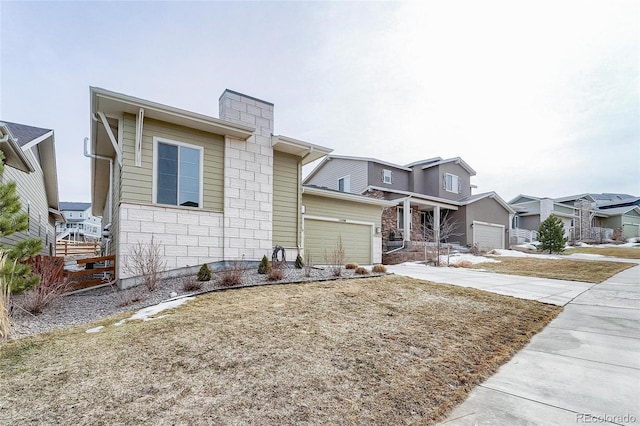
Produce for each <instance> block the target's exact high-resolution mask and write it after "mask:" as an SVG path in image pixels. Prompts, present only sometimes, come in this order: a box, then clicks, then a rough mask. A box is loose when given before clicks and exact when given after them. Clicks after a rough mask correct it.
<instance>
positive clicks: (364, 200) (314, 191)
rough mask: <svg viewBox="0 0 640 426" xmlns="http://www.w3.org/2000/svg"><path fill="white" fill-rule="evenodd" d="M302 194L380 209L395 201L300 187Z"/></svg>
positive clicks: (391, 205)
mask: <svg viewBox="0 0 640 426" xmlns="http://www.w3.org/2000/svg"><path fill="white" fill-rule="evenodd" d="M302 193H303V194H309V195H318V196H321V197H327V198H334V199H337V200H345V201H353V202H356V203H364V204H372V205H376V206H380V207H393V206H395V205H396V204H397V203H396V201H389V200H381V199H379V198H370V197H366V196H364V195H357V194H351V193H348V192H336V191H330V190H327V189H321V188H314V187H309V186H305V185H303V186H302Z"/></svg>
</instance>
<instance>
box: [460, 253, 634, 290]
mask: <svg viewBox="0 0 640 426" xmlns="http://www.w3.org/2000/svg"><path fill="white" fill-rule="evenodd" d="M495 259H498V260H500V263H478V264H475V265H472V266H471V267H472V268H476V269H486V270H487V271H490V272H497V273H499V274H511V275H524V276H527V277H539V278H551V279H555V280H568V281H582V282H587V283H596V284H598V283H601V282H602V281H604V280H606V279H608V278H611V277H612V276H614V275H615V274H617V273H618V272H621V271H624V270H625V269H628V268H631V267H633V266H635V263H625V262H608V261H595V260H574V259H540V258H536V257H504V256H496V257H495Z"/></svg>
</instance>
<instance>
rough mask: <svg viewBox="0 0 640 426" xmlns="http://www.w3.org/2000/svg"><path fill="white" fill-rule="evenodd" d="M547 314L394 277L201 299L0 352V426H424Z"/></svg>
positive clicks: (551, 310) (522, 303) (541, 307)
mask: <svg viewBox="0 0 640 426" xmlns="http://www.w3.org/2000/svg"><path fill="white" fill-rule="evenodd" d="M560 311H561V308H559V307H557V306H552V305H545V304H542V303H538V302H535V301H529V300H521V299H516V298H512V297H507V296H500V295H496V294H492V293H487V292H483V291H479V290H474V289H468V288H462V287H456V286H447V285H440V284H433V283H429V282H424V281H419V280H415V279H411V278H405V277H396V276H386V277H378V278H370V279H363V280H339V281H331V282H315V283H310V284H299V285H276V286H265V287H253V288H243V289H238V290H229V291H223V292H215V293H210V294H207V295H204V296H200V297H198V298H197V299H195V300H191V301H188V302H186V303H185V304H184V305H182V306H180V307H179V308H176V309H173V310H169V311H164V312H162V313H160V314H158V315H157V317H158V318H157V319H154V320H152V321H140V320H129V321H127V322H125V323H124V324H123V325H119V326H116V325H115V323H116V322H117V321H118V320H120V319H123V318H127V317H129V315H119V316H115V317H111V318H108V319H105V320H102V321H100V322H96V323H92V324H89V325H86V326H83V327H75V328H71V329H66V330H58V331H55V332H52V333H48V334H42V335H37V336H32V337H27V338H23V339H20V340H16V341H13V342H9V343H6V344H4V345H2V346H0V401H2V403H0V424H25V423H32V424H43V423H46V424H74V423H75V424H88V423H91V424H132V423H133V424H278V425H280V424H285V425H287V424H291V425H293V424H300V423H312V424H344V423H349V424H404V423H421V424H433V423H434V422H436V421H437V420H438V419H442V418H443V416H444V415H446V413H447V412H448V411H449V410H450V409H451V408H452V407H453V406H455V405H456V404H458V403H460V402H461V401H462V400H463V399H464V398H465V397H466V395H467V393H468V392H469V391H470V390H471V388H473V387H474V386H475V385H476V384H478V383H480V382H482V381H483V380H484V379H485V378H487V377H489V376H490V375H491V374H493V373H494V372H495V371H496V370H497V368H498V367H499V366H500V365H501V364H503V363H504V362H506V361H507V360H508V359H509V358H510V357H511V356H512V355H513V354H515V353H516V352H517V351H518V350H520V349H521V348H522V347H523V346H524V345H525V344H526V343H527V342H528V341H529V340H530V338H531V336H533V335H534V334H535V333H537V332H538V331H540V330H541V329H542V328H543V327H544V326H545V325H546V324H547V323H548V322H549V321H551V320H552V319H553V318H554V317H555V316H556V315H557V314H558V313H559V312H560ZM162 315H165V316H164V317H162ZM98 325H104V326H105V327H104V328H103V329H102V330H100V331H99V332H97V333H91V334H89V333H86V332H85V331H86V330H87V329H89V328H93V327H96V326H98Z"/></svg>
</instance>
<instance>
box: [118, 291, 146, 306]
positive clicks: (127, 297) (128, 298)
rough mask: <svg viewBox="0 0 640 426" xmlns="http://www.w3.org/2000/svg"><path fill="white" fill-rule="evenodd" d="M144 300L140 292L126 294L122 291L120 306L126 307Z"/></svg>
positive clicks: (119, 297) (119, 300)
mask: <svg viewBox="0 0 640 426" xmlns="http://www.w3.org/2000/svg"><path fill="white" fill-rule="evenodd" d="M143 300H144V297H142V296H141V295H140V294H135V293H132V294H126V293H122V294H120V295H119V296H118V307H120V308H124V307H125V306H129V305H133V304H134V303H138V302H141V301H143Z"/></svg>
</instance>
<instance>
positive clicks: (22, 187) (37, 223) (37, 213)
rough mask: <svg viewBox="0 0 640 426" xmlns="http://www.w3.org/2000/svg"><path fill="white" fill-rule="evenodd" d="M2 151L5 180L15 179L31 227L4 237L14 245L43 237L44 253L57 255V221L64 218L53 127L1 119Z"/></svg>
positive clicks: (3, 176) (5, 241) (0, 142)
mask: <svg viewBox="0 0 640 426" xmlns="http://www.w3.org/2000/svg"><path fill="white" fill-rule="evenodd" d="M0 150H2V152H3V153H4V156H5V168H4V174H3V175H2V181H3V182H8V181H15V182H16V188H17V193H18V195H19V196H20V202H21V204H22V209H23V211H24V212H26V213H28V215H29V229H28V230H27V231H26V232H19V233H16V234H13V235H11V236H9V237H5V238H4V239H3V240H2V243H3V244H7V245H11V244H15V243H16V242H18V241H22V240H24V239H26V238H30V237H31V238H39V239H41V240H42V252H41V254H44V255H51V256H53V255H55V241H56V239H55V222H56V220H57V221H61V222H62V221H64V217H63V216H62V215H61V214H60V211H59V206H58V176H57V172H56V155H55V140H54V134H53V130H50V129H42V128H39V127H33V126H27V125H24V124H18V123H10V122H7V121H0Z"/></svg>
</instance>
